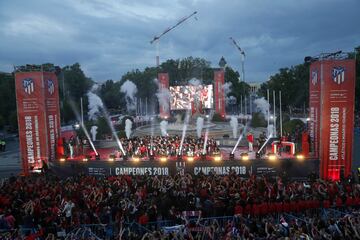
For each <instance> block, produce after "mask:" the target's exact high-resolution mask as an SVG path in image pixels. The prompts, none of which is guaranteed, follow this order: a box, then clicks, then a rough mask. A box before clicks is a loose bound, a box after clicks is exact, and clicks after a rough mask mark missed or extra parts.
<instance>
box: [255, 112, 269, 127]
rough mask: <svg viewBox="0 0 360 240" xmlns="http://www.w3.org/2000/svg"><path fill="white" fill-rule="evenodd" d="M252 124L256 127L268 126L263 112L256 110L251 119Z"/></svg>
mask: <svg viewBox="0 0 360 240" xmlns="http://www.w3.org/2000/svg"><path fill="white" fill-rule="evenodd" d="M251 126H252V127H254V128H256V127H266V126H267V122H266V120H265V117H264V115H263V114H262V113H260V112H255V113H253V115H252V119H251Z"/></svg>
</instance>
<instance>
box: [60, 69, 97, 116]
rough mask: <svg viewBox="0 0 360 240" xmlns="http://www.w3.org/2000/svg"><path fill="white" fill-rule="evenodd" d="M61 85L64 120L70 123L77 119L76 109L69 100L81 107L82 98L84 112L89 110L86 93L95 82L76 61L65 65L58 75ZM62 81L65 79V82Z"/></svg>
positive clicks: (78, 107)
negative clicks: (81, 100)
mask: <svg viewBox="0 0 360 240" xmlns="http://www.w3.org/2000/svg"><path fill="white" fill-rule="evenodd" d="M58 79H59V82H60V84H59V86H60V100H61V102H62V104H61V105H62V109H61V110H62V115H61V116H62V120H63V121H64V122H65V123H69V122H71V121H73V120H75V114H74V112H73V111H74V109H72V108H71V107H70V104H69V101H73V102H74V103H75V107H76V108H77V109H80V98H82V99H83V107H84V109H83V110H84V113H86V112H87V111H88V99H87V96H86V93H87V92H88V91H89V90H90V88H91V87H92V85H93V84H94V83H93V81H92V80H91V79H90V78H87V77H86V76H85V74H84V72H83V71H82V70H81V67H80V64H79V63H75V64H73V65H71V66H65V67H64V68H63V69H62V72H61V73H60V74H59V75H58ZM61 81H64V82H63V84H62V83H61Z"/></svg>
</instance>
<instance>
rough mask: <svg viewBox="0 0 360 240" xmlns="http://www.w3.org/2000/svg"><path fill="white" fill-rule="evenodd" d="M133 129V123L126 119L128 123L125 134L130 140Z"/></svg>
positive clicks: (126, 123)
mask: <svg viewBox="0 0 360 240" xmlns="http://www.w3.org/2000/svg"><path fill="white" fill-rule="evenodd" d="M131 129H132V121H131V120H130V119H126V121H125V134H126V137H127V138H128V139H129V138H130V136H131Z"/></svg>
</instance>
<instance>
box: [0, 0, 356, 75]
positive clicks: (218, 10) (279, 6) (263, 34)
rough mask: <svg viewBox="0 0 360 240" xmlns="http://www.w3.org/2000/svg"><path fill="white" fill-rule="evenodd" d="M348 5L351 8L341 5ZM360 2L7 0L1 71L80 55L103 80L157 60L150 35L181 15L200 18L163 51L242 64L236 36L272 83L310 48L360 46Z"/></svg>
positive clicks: (251, 63)
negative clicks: (279, 72)
mask: <svg viewBox="0 0 360 240" xmlns="http://www.w3.org/2000/svg"><path fill="white" fill-rule="evenodd" d="M340 8H341V11H340V10H339V9H340ZM359 8H360V1H357V0H348V1H345V2H343V1H340V0H318V1H312V0H304V1H294V0H274V1H261V0H244V1H236V0H233V1H231V0H229V1H224V2H222V3H221V4H219V2H218V1H215V0H174V1H167V0H158V1H147V0H146V1H145V0H138V1H124V0H107V1H101V0H92V1H85V0H63V1H55V0H33V1H21V0H12V1H0V46H1V48H0V55H1V59H0V71H11V69H12V68H11V66H12V65H21V64H26V63H43V62H53V63H55V64H57V65H62V66H63V65H69V64H73V63H75V62H79V63H80V64H81V65H82V66H83V68H84V70H85V73H86V74H87V76H89V77H91V78H93V79H94V80H96V81H104V80H107V79H114V80H118V79H120V77H121V75H122V74H124V73H126V72H127V71H130V70H132V69H137V68H138V69H143V68H145V67H146V66H154V65H155V55H156V48H155V46H154V45H151V44H150V43H149V42H150V40H151V39H152V38H153V37H154V36H155V35H159V34H160V33H161V32H163V31H164V30H165V29H166V28H168V27H169V26H172V25H174V24H175V23H176V22H177V21H178V20H179V19H181V18H182V17H184V16H187V15H189V14H191V13H192V12H194V11H198V14H197V20H195V19H194V18H191V19H189V20H188V21H186V22H184V23H183V24H182V25H181V26H179V27H177V28H176V29H174V30H173V31H171V32H169V33H168V34H166V35H164V36H163V37H162V38H161V40H160V44H159V50H160V59H161V61H164V60H166V59H169V58H173V59H177V58H183V57H187V56H194V57H203V58H206V59H207V60H210V61H211V62H212V65H213V66H214V67H217V65H218V62H219V59H220V58H221V56H224V57H225V59H226V61H227V62H228V65H230V66H231V67H233V68H234V69H235V70H238V71H240V70H241V61H240V56H239V53H238V52H237V50H236V49H235V48H234V46H232V44H231V42H230V41H229V37H230V36H231V37H233V38H235V39H236V40H237V41H238V43H239V44H240V46H241V47H242V48H243V49H244V50H245V52H246V59H245V74H246V80H247V81H265V80H267V79H268V77H269V76H270V75H271V74H274V73H275V72H277V70H278V69H279V68H281V67H286V66H291V65H294V64H299V63H301V62H303V58H304V56H307V55H316V54H319V53H321V52H331V51H336V50H344V51H351V50H353V48H354V47H355V46H357V45H359V39H360V31H359V30H358V29H357V28H355V27H354V25H353V24H354V23H356V22H360V15H359V14H358V9H359Z"/></svg>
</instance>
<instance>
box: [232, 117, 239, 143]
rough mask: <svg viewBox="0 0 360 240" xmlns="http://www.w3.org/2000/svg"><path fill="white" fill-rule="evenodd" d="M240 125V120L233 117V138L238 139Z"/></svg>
mask: <svg viewBox="0 0 360 240" xmlns="http://www.w3.org/2000/svg"><path fill="white" fill-rule="evenodd" d="M238 124H239V123H238V119H237V118H236V117H234V116H232V117H231V120H230V126H231V127H232V130H233V138H236V137H237V130H238Z"/></svg>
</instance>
